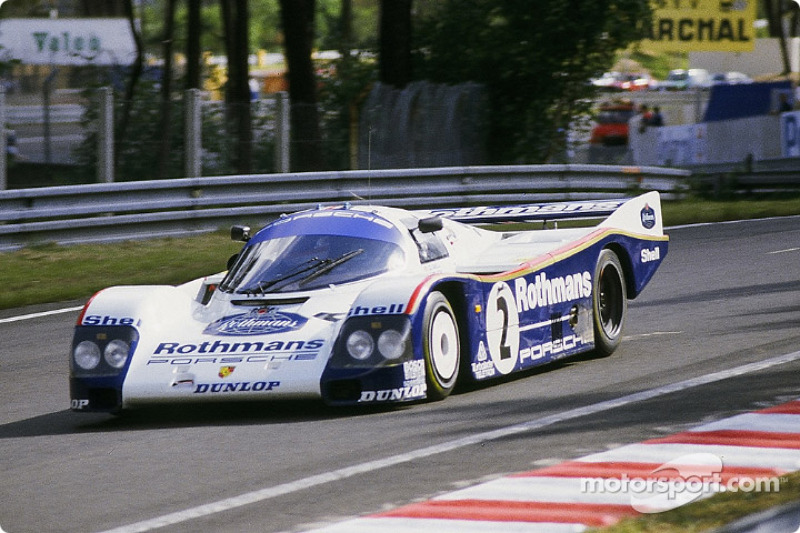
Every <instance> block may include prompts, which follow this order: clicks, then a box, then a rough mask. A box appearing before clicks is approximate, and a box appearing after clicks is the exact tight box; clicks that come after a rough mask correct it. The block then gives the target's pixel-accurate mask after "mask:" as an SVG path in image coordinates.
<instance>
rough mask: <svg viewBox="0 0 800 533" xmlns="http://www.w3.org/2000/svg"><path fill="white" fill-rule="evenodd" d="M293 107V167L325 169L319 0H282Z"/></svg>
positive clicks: (299, 168) (290, 95)
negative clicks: (316, 50)
mask: <svg viewBox="0 0 800 533" xmlns="http://www.w3.org/2000/svg"><path fill="white" fill-rule="evenodd" d="M280 4H281V23H282V26H283V34H284V40H285V45H284V46H285V49H286V63H287V65H288V77H289V100H290V101H291V106H292V107H291V111H290V117H289V120H290V122H291V142H292V157H291V159H292V163H291V165H292V169H293V170H296V171H301V172H302V171H313V170H322V142H321V135H320V128H319V111H318V109H317V80H316V77H315V75H314V65H313V63H312V61H311V51H312V47H313V44H314V7H315V0H281V2H280Z"/></svg>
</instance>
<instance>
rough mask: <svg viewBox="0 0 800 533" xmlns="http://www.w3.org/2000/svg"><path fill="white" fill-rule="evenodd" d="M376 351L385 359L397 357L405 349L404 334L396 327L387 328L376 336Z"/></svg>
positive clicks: (400, 355) (401, 354)
mask: <svg viewBox="0 0 800 533" xmlns="http://www.w3.org/2000/svg"><path fill="white" fill-rule="evenodd" d="M378 351H379V352H380V353H381V355H382V356H383V357H385V358H386V359H399V358H400V357H402V356H403V354H404V353H405V351H406V336H405V335H403V334H402V333H400V332H399V331H397V330H396V329H387V330H386V331H384V332H383V333H381V335H380V337H378Z"/></svg>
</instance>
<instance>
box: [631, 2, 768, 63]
mask: <svg viewBox="0 0 800 533" xmlns="http://www.w3.org/2000/svg"><path fill="white" fill-rule="evenodd" d="M651 5H652V7H653V25H652V27H651V28H650V35H649V37H650V38H649V39H645V40H643V41H642V46H643V47H644V48H646V49H648V50H654V51H673V52H695V51H708V52H713V51H718V52H752V51H753V47H754V43H755V30H754V29H753V22H754V21H755V18H756V0H652V3H651Z"/></svg>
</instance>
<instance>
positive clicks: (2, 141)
mask: <svg viewBox="0 0 800 533" xmlns="http://www.w3.org/2000/svg"><path fill="white" fill-rule="evenodd" d="M6 118H7V117H6V89H5V87H0V153H2V157H0V191H4V190H6V189H7V188H8V163H7V158H8V139H7V138H6V122H7V120H6Z"/></svg>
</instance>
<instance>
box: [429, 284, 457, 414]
mask: <svg viewBox="0 0 800 533" xmlns="http://www.w3.org/2000/svg"><path fill="white" fill-rule="evenodd" d="M423 328H424V329H423V338H422V344H423V349H424V351H425V376H426V379H427V384H428V398H429V399H431V400H434V401H436V400H443V399H444V398H446V397H447V396H449V395H450V393H451V392H452V391H453V389H454V388H455V386H456V381H457V378H458V370H459V365H460V362H461V346H460V343H459V337H458V322H457V321H456V317H455V313H453V308H452V307H451V306H450V302H448V301H447V298H445V296H444V295H443V294H442V293H440V292H432V293H431V294H430V295H429V296H428V300H427V302H426V304H425V316H424V324H423Z"/></svg>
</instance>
